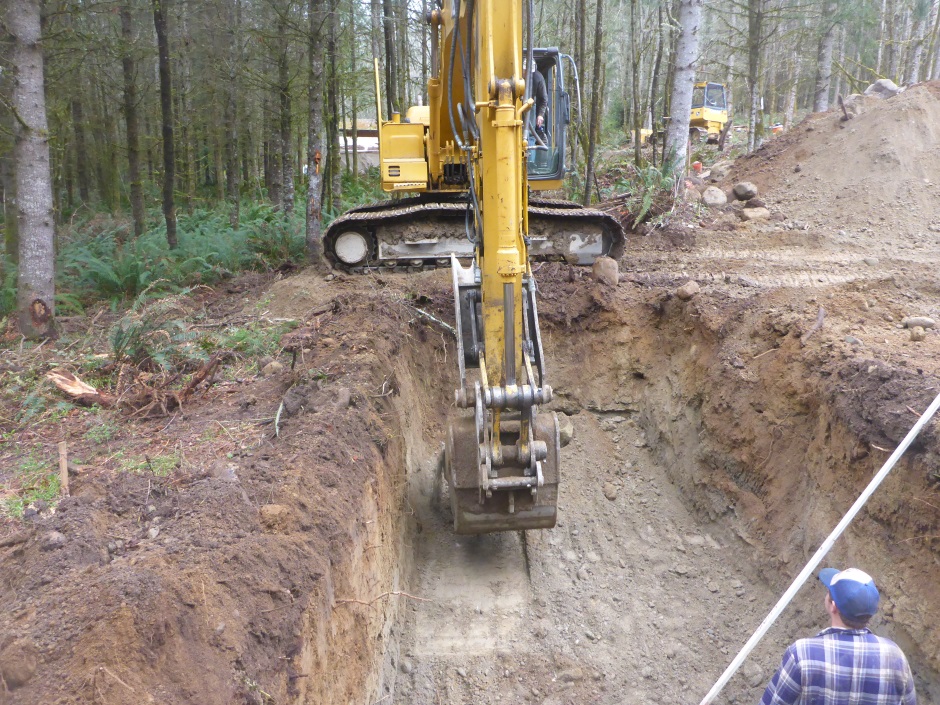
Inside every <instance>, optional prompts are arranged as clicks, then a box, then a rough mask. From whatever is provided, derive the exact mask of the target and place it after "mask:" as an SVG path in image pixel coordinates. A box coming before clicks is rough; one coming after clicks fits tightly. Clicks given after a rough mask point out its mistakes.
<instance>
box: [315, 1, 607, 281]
mask: <svg viewBox="0 0 940 705" xmlns="http://www.w3.org/2000/svg"><path fill="white" fill-rule="evenodd" d="M520 8H521V6H518V5H517V4H513V5H512V6H505V5H503V4H499V6H498V9H497V8H496V7H491V6H490V5H489V4H487V3H484V2H483V1H482V0H474V1H473V2H468V1H467V0H464V1H463V2H459V1H456V0H455V2H454V3H452V4H445V5H444V6H443V7H442V8H440V9H435V10H432V11H431V12H430V13H429V14H428V18H427V19H428V22H429V24H430V25H431V59H432V61H431V77H430V79H429V80H428V99H427V105H424V106H414V107H411V108H409V109H408V110H407V112H406V113H405V115H404V117H402V116H401V115H400V114H399V113H393V114H392V115H391V118H390V119H389V120H382V118H381V100H380V99H379V97H378V94H379V85H378V80H379V79H378V72H376V103H377V106H376V107H377V110H378V115H379V120H378V124H379V160H380V163H379V170H380V174H381V184H382V189H383V190H384V191H386V192H389V193H392V194H395V199H394V200H390V201H385V202H382V203H378V204H375V205H370V206H363V207H360V208H356V209H353V210H351V211H349V212H348V213H345V214H344V215H342V216H340V217H339V218H337V219H336V220H334V221H333V222H332V223H330V226H329V228H328V229H327V231H326V232H325V233H324V250H325V252H326V255H327V257H328V258H329V259H330V260H331V261H332V262H333V263H334V264H335V265H336V266H339V267H343V268H345V269H350V270H353V271H363V270H368V269H374V268H395V267H398V266H405V267H408V268H415V267H429V266H432V267H433V266H449V264H450V256H451V255H452V254H453V255H456V256H457V257H459V258H461V259H469V258H471V257H473V256H474V252H475V249H476V248H475V244H476V240H477V239H478V235H479V232H478V230H479V228H480V227H481V226H482V223H480V222H479V221H478V219H477V218H475V217H473V215H474V214H478V212H479V211H480V210H481V209H480V203H479V194H480V190H481V189H480V188H478V186H477V184H479V183H480V182H481V181H482V180H485V179H484V174H483V173H482V172H481V171H479V170H480V169H485V170H486V169H491V168H492V167H491V166H489V163H488V162H487V161H486V159H485V158H484V157H483V155H482V152H481V151H480V143H481V138H482V136H483V133H484V132H486V131H487V129H488V128H487V124H486V123H481V122H480V120H481V115H483V114H485V113H486V111H488V110H494V109H495V108H493V107H492V106H491V105H490V103H493V102H494V100H482V99H481V98H480V97H479V96H480V95H481V92H480V90H479V86H477V83H478V82H480V81H482V82H483V88H484V89H486V88H488V85H487V84H488V83H489V82H490V80H491V78H492V77H489V78H484V77H482V75H481V73H480V72H481V71H488V70H489V69H488V68H486V67H487V66H488V65H489V64H490V62H491V58H492V62H493V63H495V62H496V61H498V57H499V56H500V55H501V54H502V53H503V52H506V51H508V52H519V54H518V58H516V59H515V61H516V62H517V63H521V62H522V46H521V44H519V43H518V42H517V43H515V44H512V43H510V40H509V39H508V37H506V38H505V41H506V42H507V44H506V45H505V46H500V47H499V50H498V51H497V50H495V48H494V51H493V52H492V57H491V52H490V50H489V48H488V49H487V50H486V53H484V54H479V53H477V52H478V51H480V50H481V47H482V44H483V42H484V40H483V39H482V38H481V37H480V36H477V35H479V34H481V33H485V32H487V31H490V30H491V31H492V33H493V36H497V37H500V38H501V39H500V41H502V38H503V37H504V33H505V32H507V31H510V30H509V27H508V25H506V26H502V25H503V24H504V23H505V22H507V20H506V18H508V17H509V14H507V13H511V12H516V11H519V12H521V9H520ZM453 13H456V14H453ZM491 13H495V14H491ZM455 18H457V19H455ZM485 18H490V19H485ZM520 18H521V15H520ZM516 24H517V25H521V24H522V22H521V19H520V20H519V21H518V22H516ZM465 26H467V27H470V28H471V29H472V31H473V33H474V35H473V39H474V41H473V42H468V41H466V39H467V36H468V35H467V32H468V30H467V29H464V27H465ZM517 29H518V28H517ZM487 41H488V40H487ZM471 44H472V45H473V46H471ZM531 54H532V57H531V60H532V63H531V64H528V65H531V66H534V67H535V69H536V70H537V71H538V72H539V74H540V75H541V78H542V81H544V83H545V86H546V93H547V105H546V110H545V113H546V119H545V121H544V126H543V129H540V130H537V129H536V125H535V122H534V120H533V118H532V114H533V112H534V106H533V107H527V108H525V109H524V110H521V109H520V112H519V114H518V115H516V116H515V117H513V120H519V121H521V122H522V123H523V124H522V128H521V132H520V134H522V144H521V145H520V146H519V147H518V149H519V150H520V152H519V154H520V155H521V159H522V162H521V163H520V164H519V165H518V166H519V167H520V169H522V170H523V172H524V177H525V179H526V180H525V184H524V186H523V187H522V188H523V191H525V193H526V198H525V199H524V201H525V202H526V203H527V207H526V208H525V210H524V213H523V217H524V218H525V219H526V238H527V247H528V253H529V256H530V257H532V258H533V259H535V260H537V261H541V260H561V261H566V262H569V263H572V264H591V263H593V261H594V260H595V258H597V257H598V256H600V255H610V256H613V257H619V256H620V255H621V254H622V252H623V229H622V227H621V225H620V223H619V222H618V221H617V220H615V219H614V218H612V217H611V216H610V215H608V214H607V213H604V212H603V211H598V210H593V209H590V208H583V207H581V206H580V205H578V204H576V203H571V202H568V201H560V200H554V199H540V198H537V197H532V198H529V197H528V194H529V192H530V191H546V190H553V189H559V188H561V186H562V183H563V180H564V177H565V173H566V157H567V155H566V149H567V144H566V139H565V136H566V134H567V128H568V124H569V122H570V115H571V99H570V97H569V94H568V92H567V90H566V88H565V71H564V70H563V64H564V62H565V61H570V65H571V67H573V66H574V62H573V61H571V58H570V57H568V56H567V55H565V54H562V53H561V52H560V51H559V50H558V49H553V48H542V49H535V48H533V49H532V51H531ZM521 74H522V71H521V69H520V75H519V77H518V78H517V79H515V80H519V81H520V82H521V83H520V85H518V86H513V89H514V91H515V90H520V89H521V90H525V88H524V86H525V78H524V77H522V75H521ZM513 96H514V99H520V98H521V97H523V96H521V95H515V93H514V94H513ZM497 134H499V133H497ZM406 195H407V196H409V197H408V198H403V197H402V196H406Z"/></svg>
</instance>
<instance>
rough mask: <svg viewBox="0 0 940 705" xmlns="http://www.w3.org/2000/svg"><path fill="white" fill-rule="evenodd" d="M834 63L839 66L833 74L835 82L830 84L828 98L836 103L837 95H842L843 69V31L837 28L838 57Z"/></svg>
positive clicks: (837, 100)
mask: <svg viewBox="0 0 940 705" xmlns="http://www.w3.org/2000/svg"><path fill="white" fill-rule="evenodd" d="M836 63H837V64H838V66H839V72H838V73H837V74H836V76H835V83H834V84H833V86H832V93H830V99H831V100H832V102H834V103H836V104H838V102H839V96H840V95H842V74H843V73H844V71H845V31H844V30H839V49H838V58H837V59H836Z"/></svg>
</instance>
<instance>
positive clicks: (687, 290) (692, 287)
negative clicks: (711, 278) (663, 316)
mask: <svg viewBox="0 0 940 705" xmlns="http://www.w3.org/2000/svg"><path fill="white" fill-rule="evenodd" d="M701 290H702V289H701V287H700V286H699V285H698V282H696V281H694V280H693V281H687V282H686V283H685V284H683V285H682V286H680V287H679V288H678V289H676V296H678V297H679V298H680V299H681V300H682V301H688V300H689V299H691V298H692V297H693V296H695V295H696V294H697V293H698V292H700V291H701Z"/></svg>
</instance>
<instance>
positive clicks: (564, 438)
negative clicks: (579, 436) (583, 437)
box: [558, 414, 574, 448]
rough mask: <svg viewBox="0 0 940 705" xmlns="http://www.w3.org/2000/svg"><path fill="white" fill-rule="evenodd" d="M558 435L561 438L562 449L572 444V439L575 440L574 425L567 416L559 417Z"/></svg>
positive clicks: (561, 415) (560, 415)
mask: <svg viewBox="0 0 940 705" xmlns="http://www.w3.org/2000/svg"><path fill="white" fill-rule="evenodd" d="M558 435H559V436H560V437H561V447H562V448H564V447H565V446H566V445H568V444H569V443H571V439H573V438H574V424H573V423H571V419H570V418H568V416H567V415H565V414H559V415H558Z"/></svg>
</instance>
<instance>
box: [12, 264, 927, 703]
mask: <svg viewBox="0 0 940 705" xmlns="http://www.w3.org/2000/svg"><path fill="white" fill-rule="evenodd" d="M667 279H668V275H664V278H662V281H657V283H655V284H653V283H650V282H644V281H624V282H622V283H621V285H620V286H619V287H617V288H616V289H610V288H606V287H604V286H603V285H601V284H597V283H595V282H593V281H591V280H590V278H589V277H587V276H584V273H583V272H581V271H580V270H570V269H568V268H567V267H562V266H556V265H549V266H545V267H543V268H542V269H541V270H540V272H539V282H540V287H541V301H540V311H541V313H542V319H543V335H544V339H545V346H546V350H547V352H548V355H549V360H548V362H549V374H550V379H549V381H550V383H552V385H553V386H554V387H555V389H556V394H557V397H556V401H555V402H553V404H552V408H553V409H554V410H555V411H556V412H557V413H559V414H561V415H562V416H565V417H568V418H569V419H570V421H571V423H572V426H573V440H572V441H571V443H570V444H569V445H568V446H567V447H565V448H564V449H563V451H562V458H563V474H562V486H561V495H560V504H559V511H560V514H559V516H560V518H559V522H558V526H557V527H556V528H555V529H552V530H549V531H541V532H527V533H526V534H525V535H524V536H523V535H520V534H513V533H506V534H499V535H492V536H482V537H457V536H455V535H453V534H452V533H451V532H450V530H449V515H448V510H447V509H446V504H447V503H446V502H445V501H442V499H443V498H442V496H441V493H440V491H439V489H438V488H437V486H436V485H435V472H436V462H437V457H438V453H439V449H440V442H441V439H442V438H443V431H444V418H445V412H446V410H447V409H449V408H450V406H451V401H450V400H451V398H452V397H451V395H452V389H453V386H454V379H455V377H456V371H455V370H454V346H453V341H452V340H451V339H450V337H449V334H448V333H447V331H446V330H445V329H444V328H443V327H442V326H440V325H439V324H438V323H437V322H436V321H435V320H433V319H434V318H436V319H438V320H440V321H444V322H447V321H449V320H450V319H451V317H452V303H451V293H450V288H449V281H448V277H447V276H446V273H441V272H436V273H429V274H421V275H390V276H386V277H369V278H350V279H345V280H341V281H338V282H334V283H333V284H332V285H331V286H326V285H325V284H324V283H323V282H322V281H320V280H319V279H318V278H316V277H312V276H307V275H300V276H295V277H292V278H291V279H289V280H286V281H284V282H281V283H279V284H277V285H275V286H274V287H273V288H272V289H271V291H270V292H269V293H268V294H267V295H266V296H265V299H266V301H267V304H266V305H267V306H268V310H269V312H270V315H273V316H291V317H295V318H297V319H298V320H304V321H307V319H308V318H310V316H308V315H307V314H309V313H310V312H311V311H314V312H317V315H316V317H315V320H314V322H315V323H316V325H315V326H313V327H314V328H315V333H316V342H315V344H313V345H312V347H311V349H310V350H309V351H308V352H307V353H306V354H304V355H301V357H300V359H299V360H298V361H297V366H296V369H294V370H290V369H285V370H284V371H283V372H282V373H281V374H280V375H278V376H275V377H271V378H267V379H261V380H242V381H238V380H236V381H234V382H232V383H231V385H230V386H229V387H225V388H222V389H217V390H215V391H214V392H212V393H213V394H215V396H214V397H212V398H211V399H206V400H205V403H204V404H202V405H201V406H195V407H194V408H192V409H190V410H189V412H188V414H187V418H186V419H185V420H180V421H178V422H177V423H178V424H179V427H176V428H175V431H176V433H177V437H178V438H180V439H185V438H188V437H189V436H187V435H186V434H185V433H184V432H183V428H190V427H191V428H192V429H193V433H195V432H197V431H200V430H201V429H203V428H204V427H205V425H206V424H209V425H212V424H218V419H220V418H224V419H226V423H229V424H231V423H233V419H239V418H240V419H244V420H245V421H246V423H247V422H248V421H254V420H255V418H256V417H257V416H258V415H259V414H260V413H261V412H262V411H263V410H264V411H270V412H271V416H272V417H273V415H274V412H275V410H277V409H278V408H279V404H280V403H281V402H283V403H284V413H283V417H282V418H281V421H280V424H279V433H280V435H279V436H276V437H272V435H273V429H272V428H271V427H270V426H264V427H263V428H265V429H266V430H265V431H264V432H263V434H262V441H261V442H258V443H255V442H252V443H250V444H248V443H244V444H242V445H241V446H240V447H238V446H236V447H234V449H233V451H232V452H231V453H229V455H228V457H224V456H223V457H222V458H220V459H216V460H213V459H211V458H208V457H200V456H199V455H198V454H199V453H200V452H202V453H203V454H204V453H205V451H202V450H200V449H202V448H205V447H206V446H204V445H200V444H199V443H197V444H196V445H195V451H194V457H191V458H190V460H188V461H187V462H186V463H184V466H183V467H182V468H181V472H180V473H179V475H178V476H177V477H174V478H172V479H171V480H165V481H161V482H158V481H156V480H155V479H154V478H147V477H133V476H125V477H121V478H114V477H110V476H106V475H102V476H100V477H95V476H90V477H87V478H84V477H83V478H79V479H78V480H77V481H76V487H75V492H74V496H73V497H72V498H70V499H69V500H66V501H63V502H62V503H61V504H60V508H59V511H58V512H57V513H56V514H55V515H54V516H52V517H51V518H49V519H44V520H43V521H41V522H40V523H39V524H37V525H36V526H34V527H32V528H30V527H24V530H23V531H22V532H21V533H20V534H17V535H15V536H14V537H12V538H7V539H4V541H3V542H2V544H0V549H2V551H3V553H2V555H0V561H2V567H3V571H4V576H5V582H4V584H3V586H2V587H0V589H2V590H3V593H2V597H3V599H4V601H5V604H7V605H8V606H9V608H8V609H7V610H6V612H5V613H4V614H3V615H2V623H0V634H2V635H3V636H2V643H0V674H2V675H3V678H4V681H5V682H4V683H3V684H2V688H0V702H3V703H7V702H9V703H11V705H12V704H13V703H17V704H18V703H37V702H42V703H50V704H52V703H61V704H63V705H64V704H65V703H109V704H111V705H114V704H117V703H122V704H123V703H127V704H128V705H130V703H135V704H136V703H140V702H161V703H163V702H165V703H194V702H198V703H204V704H207V705H214V704H215V703H219V705H222V704H223V703H225V704H228V703H246V704H248V703H251V704H255V703H298V704H300V703H304V704H309V703H367V704H368V705H375V704H377V703H385V704H386V705H390V704H391V703H402V704H404V703H415V704H417V705H424V704H425V703H427V704H428V705H433V704H434V703H441V702H447V703H467V704H469V703H501V702H505V703H519V702H531V703H540V704H547V705H561V704H562V703H583V702H590V703H599V704H608V703H609V704H614V703H663V704H665V703H676V702H682V703H691V704H692V705H694V704H695V703H697V702H698V701H699V700H700V699H701V697H702V696H703V695H704V694H705V693H706V692H707V690H708V689H709V687H710V686H711V684H712V683H713V682H714V680H715V679H716V678H717V677H718V675H719V674H720V673H721V671H722V670H723V669H724V667H725V666H726V665H727V663H728V662H730V660H731V658H732V657H733V656H734V654H735V653H736V651H737V649H738V648H739V647H740V645H741V644H743V643H744V641H745V640H746V639H747V637H748V636H749V635H750V633H751V632H752V631H753V629H754V628H756V626H757V625H758V624H759V623H760V621H761V619H762V618H763V616H764V615H765V614H766V613H767V612H768V611H769V609H770V607H771V606H772V605H773V604H774V603H775V602H776V599H777V597H778V596H779V595H780V594H781V593H782V591H783V589H784V588H785V587H786V585H787V584H788V583H789V580H790V579H791V578H792V577H793V576H794V575H796V573H797V572H798V571H799V570H800V568H801V567H802V565H803V563H804V562H805V560H806V559H807V558H808V557H809V556H810V555H811V554H812V553H813V552H814V550H815V548H816V547H817V546H818V545H819V543H820V542H821V541H822V539H823V538H824V537H825V535H826V534H827V533H828V531H829V530H830V529H831V527H832V526H834V525H835V523H836V522H837V521H838V519H839V517H840V516H841V513H842V512H843V511H844V510H845V509H846V508H848V506H850V505H851V503H852V501H853V500H854V499H855V497H856V496H857V494H858V493H859V492H860V491H861V489H862V487H863V486H864V485H865V484H866V483H867V480H868V478H869V477H870V476H871V475H872V474H873V473H874V471H875V469H876V468H877V467H878V466H879V465H880V463H881V462H882V461H883V460H884V458H886V457H887V454H888V453H887V451H886V450H885V449H887V450H890V449H891V448H893V445H894V444H896V443H897V442H898V441H899V440H900V438H901V437H902V436H903V435H904V433H906V431H907V429H908V428H909V426H910V425H911V424H912V423H913V421H914V420H916V416H914V415H913V414H912V412H911V411H909V410H908V408H907V407H910V408H912V409H922V408H924V407H925V406H926V403H927V400H929V398H930V397H932V396H933V394H935V393H936V392H935V391H934V392H931V391H930V390H931V389H936V387H937V378H936V375H935V374H934V373H933V370H932V369H927V370H925V369H923V368H919V367H914V366H913V365H909V364H906V363H905V362H904V360H900V359H894V360H893V361H892V359H890V356H889V358H888V359H887V360H886V359H881V358H872V359H867V358H865V357H864V355H860V354H858V353H857V352H852V350H851V349H850V346H846V345H844V344H842V343H840V336H841V332H840V331H839V328H838V326H837V325H833V326H831V327H827V328H824V329H822V330H821V331H819V332H817V333H815V334H813V335H811V336H808V334H809V333H810V331H811V324H812V321H813V320H814V318H813V315H812V314H814V312H815V310H816V300H817V297H818V296H819V292H817V291H813V290H805V291H804V290H799V291H796V292H794V291H793V290H784V289H778V290H774V291H761V292H759V293H757V294H755V293H754V292H753V291H752V290H751V289H750V288H747V287H745V288H744V289H742V290H741V291H738V292H736V294H735V295H734V296H732V295H729V294H728V293H727V291H726V289H728V287H716V288H715V289H714V290H706V291H704V292H702V293H701V294H699V295H698V296H696V297H695V298H694V299H692V300H691V301H681V300H679V299H678V298H676V297H675V296H674V295H673V293H672V292H673V290H674V289H673V288H674V285H675V283H676V282H677V281H679V279H676V280H675V281H667ZM852 296H854V294H853V293H852V292H848V293H845V292H843V293H841V294H840V297H841V298H839V297H837V298H835V299H827V306H829V310H830V317H831V318H832V319H835V320H838V317H839V311H840V309H839V306H840V305H841V304H840V301H842V299H845V300H847V301H850V300H852ZM324 311H328V313H323V312H324ZM429 315H430V316H431V317H429ZM311 325H313V324H312V323H311ZM165 425H166V422H165V421H162V420H161V421H159V423H158V424H156V423H151V424H150V425H147V424H142V425H141V427H140V428H138V429H137V430H136V431H135V433H140V434H145V433H147V432H155V431H157V430H159V428H163V427H164V426H165ZM151 426H152V428H151ZM181 427H183V428H181ZM233 428H235V427H234V426H233ZM148 429H149V431H148ZM265 434H267V435H265ZM200 438H202V437H201V436H200ZM938 451H940V448H938V440H937V426H936V424H934V425H933V426H932V427H931V428H930V429H928V430H927V431H926V432H925V435H924V438H923V439H922V441H921V442H919V443H918V445H917V446H915V447H914V448H913V449H912V451H911V453H910V455H909V456H908V458H907V459H906V460H905V461H904V462H902V463H901V464H900V465H899V466H898V468H897V470H896V471H895V473H894V474H893V476H892V477H891V478H889V480H888V481H887V483H886V484H885V486H884V487H883V488H882V490H880V491H879V493H878V494H876V496H875V497H874V499H873V500H872V502H871V504H870V505H869V508H868V510H866V512H864V513H863V514H862V516H861V517H860V519H859V520H858V521H857V522H856V524H855V525H854V527H853V528H852V529H850V531H849V532H848V534H847V535H846V537H844V538H843V539H842V540H840V542H839V543H838V544H837V546H836V548H835V550H834V552H833V554H832V557H831V558H832V560H831V561H830V563H831V564H834V565H845V564H848V563H854V564H857V565H860V566H862V567H864V568H866V569H868V570H869V571H870V572H872V573H873V574H874V575H876V577H877V579H878V582H879V585H880V587H881V588H882V593H883V595H884V599H885V602H884V604H885V607H884V610H883V613H882V615H881V616H880V617H878V618H877V621H876V623H875V630H876V631H877V632H879V633H884V634H887V635H890V636H892V637H894V638H895V639H897V640H898V641H899V642H900V643H901V644H902V646H904V648H905V649H906V651H907V653H908V654H909V656H910V658H911V661H912V664H913V665H914V668H915V671H916V673H917V676H918V687H919V689H920V692H921V695H922V697H923V699H924V701H925V702H930V701H936V700H937V699H938V698H940V686H938V678H937V670H938V667H940V662H938V661H937V656H936V654H937V653H940V648H938V639H940V636H938V635H937V634H936V633H935V630H932V629H931V628H930V625H932V624H933V623H934V622H935V619H934V618H933V617H932V615H936V614H937V613H938V611H940V604H938V600H940V596H938V595H936V594H935V591H934V590H933V585H935V584H936V579H937V568H936V560H935V555H936V548H937V542H936V541H937V540H936V538H931V537H936V536H937V535H938V534H940V531H938V529H940V511H937V510H936V507H937V506H938V505H940V501H938V499H937V495H938V492H937V484H936V480H937V477H936V467H937V456H938V454H940V453H938ZM154 529H156V531H154ZM50 532H52V533H56V534H58V535H59V537H60V538H56V539H55V540H54V541H53V540H52V538H50V537H51V533H50ZM923 537H927V538H923ZM116 538H118V539H119V540H120V543H118V541H115V539H116ZM89 595H94V599H91V600H89V599H88V596H89ZM821 599H822V593H821V591H820V589H819V586H818V585H814V584H813V585H807V586H806V587H805V588H804V589H803V590H802V591H801V592H800V594H799V595H798V596H797V599H796V601H795V602H794V604H793V605H792V606H791V607H790V608H789V609H788V610H787V611H786V612H785V613H784V615H783V617H782V618H781V619H780V621H779V622H778V624H777V625H776V626H775V627H774V629H773V630H772V631H771V633H770V634H769V636H768V637H767V638H766V639H765V641H764V643H763V644H762V645H761V646H760V647H759V648H758V649H757V651H756V652H755V653H754V655H752V657H751V658H750V660H749V661H748V662H747V663H746V664H745V666H744V668H743V669H742V672H741V673H740V674H739V675H738V676H737V677H736V678H735V679H734V680H733V681H732V682H731V684H730V685H729V686H728V688H727V689H726V691H725V693H724V694H723V695H722V698H721V699H720V700H719V702H729V703H746V702H756V701H757V700H758V699H759V697H760V694H761V691H762V689H763V687H764V686H765V684H766V682H767V680H768V679H769V678H770V676H771V675H772V673H773V670H774V668H775V667H776V663H777V660H778V659H779V656H780V654H781V653H782V651H783V649H784V647H785V646H786V644H787V643H789V642H790V641H792V640H793V639H794V638H797V637H799V636H802V635H806V634H810V633H813V632H814V631H816V630H817V629H818V628H819V626H820V625H821V624H822V609H821V604H820V601H821Z"/></svg>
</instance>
